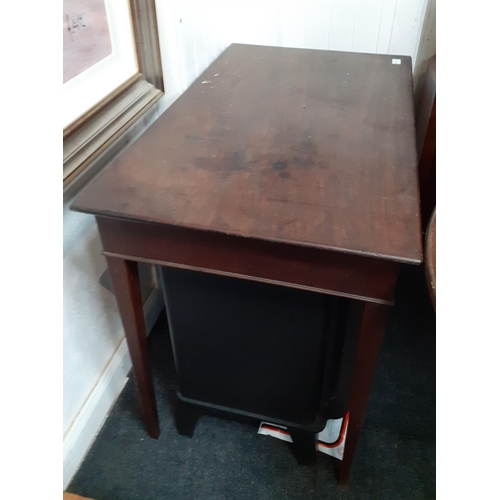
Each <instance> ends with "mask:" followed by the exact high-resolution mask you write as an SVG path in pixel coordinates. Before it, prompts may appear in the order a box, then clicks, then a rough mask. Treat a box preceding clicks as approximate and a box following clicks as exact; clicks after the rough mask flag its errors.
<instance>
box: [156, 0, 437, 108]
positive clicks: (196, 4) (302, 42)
mask: <svg viewBox="0 0 500 500" xmlns="http://www.w3.org/2000/svg"><path fill="white" fill-rule="evenodd" d="M426 5H427V0H299V1H297V0H266V1H262V0H254V1H250V0H248V1H245V0H226V1H222V0H219V1H217V0H212V1H206V0H156V7H157V14H158V23H159V29H160V38H161V39H160V46H161V51H162V60H163V65H164V77H165V86H166V90H167V92H166V98H164V100H163V103H162V105H161V108H160V109H162V110H163V109H165V108H166V105H167V103H170V102H171V99H172V98H173V97H177V96H178V95H179V93H180V92H181V91H183V90H185V89H186V88H187V87H188V86H189V85H190V84H191V83H192V82H193V80H194V79H195V78H196V77H197V76H198V75H199V74H200V73H201V72H202V71H203V70H204V69H205V68H206V67H207V66H208V65H209V64H210V63H211V62H212V61H213V60H214V59H215V58H216V57H217V56H218V55H219V54H220V53H221V52H222V51H223V50H224V49H225V48H226V47H227V46H228V45H230V44H231V43H233V42H238V43H250V44H257V45H276V46H285V47H300V48H310V49H324V50H327V49H329V50H344V51H353V52H370V53H377V54H397V55H409V56H411V57H412V59H413V63H414V64H415V60H416V56H417V51H418V46H419V41H420V33H421V30H422V22H423V19H424V15H425V9H426Z"/></svg>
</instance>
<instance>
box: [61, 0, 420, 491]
mask: <svg viewBox="0 0 500 500" xmlns="http://www.w3.org/2000/svg"><path fill="white" fill-rule="evenodd" d="M426 3H427V0H334V1H326V0H309V1H306V0H304V1H299V2H293V0H289V1H284V0H267V1H258V0H257V1H243V0H231V1H229V0H227V1H210V2H208V1H202V0H184V1H182V0H156V5H157V15H158V26H159V32H160V47H161V52H162V63H163V72H164V81H165V96H164V97H163V98H162V99H161V100H160V101H159V102H158V104H157V105H156V106H155V107H154V108H153V109H152V110H151V112H150V113H149V114H148V117H147V118H146V119H145V120H144V123H143V124H139V125H137V126H136V127H135V130H134V131H132V132H130V133H129V136H130V137H132V136H137V134H138V133H140V132H142V131H143V130H144V129H145V128H146V127H147V126H148V125H149V124H150V123H151V122H152V121H154V119H156V118H157V116H158V115H159V113H161V112H163V111H164V110H165V109H166V108H167V107H168V106H169V105H170V104H171V103H172V102H173V100H175V99H176V98H177V97H178V96H179V95H180V94H181V93H182V91H184V90H185V89H186V88H187V87H188V86H189V85H190V84H191V83H192V82H193V80H194V79H195V78H196V77H197V76H198V75H199V74H200V73H201V72H202V71H203V70H204V69H205V68H206V67H207V66H208V65H209V64H210V63H211V62H212V61H213V60H214V59H215V58H216V57H217V56H218V55H219V54H220V53H221V52H222V51H223V50H224V49H225V48H226V47H227V46H228V45H230V44H231V43H233V42H239V43H252V44H261V45H279V46H288V47H303V48H313V49H331V50H347V51H356V52H374V53H383V54H387V53H390V54H398V55H410V56H412V58H413V59H414V60H415V58H416V53H417V50H418V46H419V37H420V32H421V28H422V20H423V16H424V12H425V8H426ZM100 252H101V248H100V241H99V237H98V234H97V229H96V225H95V222H94V219H93V217H92V216H89V215H83V214H77V213H72V212H69V211H68V208H67V205H66V206H65V207H64V432H65V437H64V472H65V474H64V475H65V479H64V486H66V485H67V484H68V482H69V480H70V478H71V476H72V474H73V473H74V472H75V470H76V468H77V466H78V464H79V462H80V461H81V459H82V458H83V456H84V454H85V451H86V450H87V448H88V446H89V445H90V444H91V441H92V437H93V436H94V434H95V433H96V432H97V431H98V429H99V426H100V425H101V424H102V422H103V420H104V418H105V416H106V414H107V412H108V410H109V408H110V406H111V404H112V403H113V400H114V398H115V397H116V396H117V394H118V393H119V392H120V390H121V388H122V387H123V385H124V383H125V380H126V379H125V377H126V373H127V370H128V369H129V367H130V361H129V359H128V357H127V351H126V347H125V343H124V340H123V330H122V326H121V323H120V319H119V316H118V311H117V307H116V304H115V301H114V296H113V295H112V294H111V293H110V292H109V291H107V290H106V289H105V288H103V287H102V286H101V285H99V283H98V281H99V278H100V276H101V274H102V273H103V271H104V270H105V268H106V264H105V260H104V258H103V257H102V256H101V253H100ZM156 298H158V297H156ZM155 300H156V299H155ZM155 304H156V305H155ZM149 307H150V308H153V309H154V308H155V307H157V302H155V301H152V304H150V306H149ZM152 317H154V314H153V315H152Z"/></svg>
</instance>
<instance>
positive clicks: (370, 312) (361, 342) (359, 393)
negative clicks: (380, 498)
mask: <svg viewBox="0 0 500 500" xmlns="http://www.w3.org/2000/svg"><path fill="white" fill-rule="evenodd" d="M388 310H389V307H388V306H384V305H379V304H372V303H369V302H364V303H359V305H358V304H356V307H352V308H351V309H350V311H351V314H355V315H359V316H358V318H351V319H353V320H354V321H358V322H359V323H358V325H359V327H358V328H359V330H358V344H357V345H358V347H357V350H356V354H355V360H354V372H353V374H354V375H353V379H352V384H351V396H350V402H349V423H348V427H347V434H346V441H345V447H344V457H343V459H342V460H341V461H338V462H337V474H338V482H339V485H341V486H346V485H347V481H348V480H349V474H350V472H351V466H352V462H353V460H354V454H355V452H356V447H357V444H358V440H359V436H360V434H361V428H362V426H363V420H364V418H365V411H366V407H367V405H368V398H369V396H370V388H371V385H372V381H373V376H374V374H375V368H376V365H377V358H378V352H379V350H380V346H381V345H382V340H383V338H384V331H385V323H386V319H387V313H388Z"/></svg>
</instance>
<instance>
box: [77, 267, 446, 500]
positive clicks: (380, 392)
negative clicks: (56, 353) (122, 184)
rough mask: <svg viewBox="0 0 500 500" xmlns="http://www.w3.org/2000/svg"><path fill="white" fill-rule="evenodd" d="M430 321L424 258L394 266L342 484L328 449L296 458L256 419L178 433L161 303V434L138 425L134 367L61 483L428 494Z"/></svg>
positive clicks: (195, 490) (228, 492) (225, 492)
mask: <svg viewBox="0 0 500 500" xmlns="http://www.w3.org/2000/svg"><path fill="white" fill-rule="evenodd" d="M435 320H436V318H435V313H434V310H433V308H432V305H431V303H430V300H429V296H428V293H427V289H426V283H425V277H424V273H423V268H422V266H420V267H413V266H401V272H400V278H399V281H398V286H397V290H396V301H395V305H394V307H393V308H392V309H391V312H390V315H389V319H388V323H387V328H386V335H385V338H384V344H383V346H382V349H381V352H380V357H379V362H378V365H377V371H376V375H375V380H374V383H373V387H372V392H371V396H370V401H369V405H368V410H367V414H366V419H365V424H364V427H363V431H362V433H361V438H360V441H359V445H358V450H357V454H356V457H355V460H354V464H353V468H352V472H351V478H350V483H349V485H348V486H347V487H339V486H337V484H336V479H335V474H334V471H333V459H332V458H331V457H329V456H326V455H324V454H322V453H318V457H317V463H316V465H315V466H298V465H297V462H296V460H295V458H294V456H293V455H292V453H291V451H290V449H289V447H288V445H287V443H284V442H283V441H279V440H277V439H274V438H272V437H269V436H261V435H257V428H258V423H255V422H253V421H246V420H244V419H237V420H234V419H232V418H231V419H228V418H223V416H221V415H217V414H213V415H206V416H203V417H202V418H201V419H200V420H199V422H198V424H197V426H196V430H195V433H194V437H193V438H191V439H190V438H187V437H183V436H180V435H179V434H178V433H177V431H176V428H175V425H174V421H173V418H172V413H171V408H172V402H173V398H174V394H175V369H174V364H173V357H172V350H171V347H170V341H169V336H168V329H167V323H166V317H165V313H162V315H161V316H160V318H159V320H158V322H157V324H156V325H155V327H154V329H153V331H152V333H151V335H150V337H149V349H150V356H151V362H152V370H153V376H154V383H155V389H156V396H157V402H158V410H159V415H160V428H161V435H160V437H159V439H158V440H153V439H150V438H149V437H148V436H147V434H146V431H145V429H144V425H143V421H142V418H141V412H140V408H139V404H138V401H137V397H136V389H135V386H134V381H133V377H132V376H131V377H130V380H129V381H128V382H127V385H126V386H125V389H124V390H123V392H122V393H121V395H120V396H119V398H118V399H117V401H116V403H115V405H114V406H113V408H112V410H111V412H110V414H109V416H108V418H107V419H106V421H105V423H104V425H103V427H102V429H101V431H100V432H99V434H98V436H97V438H96V439H95V441H94V443H93V445H92V447H91V449H90V450H89V452H88V454H87V456H86V458H85V460H84V461H83V463H82V465H81V467H80V468H79V470H78V472H77V473H76V475H75V477H74V478H73V480H72V482H71V484H70V485H69V487H68V489H67V490H68V491H69V492H72V493H76V494H79V495H82V496H85V497H90V498H93V499H96V500H108V499H109V500H148V499H155V500H156V499H157V500H163V499H165V500H167V499H179V500H182V499H186V500H191V499H196V500H197V499H203V500H226V499H227V500H230V499H235V500H247V499H248V500H254V499H258V500H267V499H269V500H271V499H272V500H281V499H283V500H285V499H286V500H295V499H297V500H309V499H310V500H322V499H336V500H348V499H356V500H364V499H367V500H368V499H370V500H375V499H387V500H393V499H394V500H396V499H401V500H403V499H404V500H411V499H415V500H416V499H431V498H435V477H436V475H435V468H436V460H435V452H436V447H435V438H436V435H435V425H436V421H435V412H436V405H435V401H436V399H435V382H436V378H435V362H436V356H435V340H436V339H435V334H436V330H435Z"/></svg>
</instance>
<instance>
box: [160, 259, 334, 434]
mask: <svg viewBox="0 0 500 500" xmlns="http://www.w3.org/2000/svg"><path fill="white" fill-rule="evenodd" d="M162 278H163V288H164V293H165V300H166V304H167V315H168V320H169V328H170V332H171V336H172V344H173V349H174V356H175V362H176V368H177V373H178V380H179V393H180V394H179V396H180V397H181V398H184V399H186V400H188V401H196V402H199V403H203V404H207V405H209V406H210V405H215V406H218V407H222V408H225V409H228V410H229V411H231V410H235V411H240V412H246V413H249V414H253V415H257V416H261V417H262V418H268V419H270V420H273V419H274V420H275V421H284V422H289V423H291V424H295V425H296V426H297V427H301V428H306V429H310V430H314V431H318V430H320V429H322V428H323V426H324V422H325V420H326V407H327V403H328V397H329V386H330V383H331V382H332V381H331V380H326V381H325V380H324V378H325V377H324V375H325V373H327V374H328V378H331V376H332V375H331V374H332V369H331V367H330V366H327V353H328V355H329V359H331V360H333V359H334V358H335V357H334V356H332V345H333V331H334V329H335V328H334V326H335V324H336V319H335V317H333V318H332V314H336V310H337V307H336V306H337V305H338V302H339V299H337V298H335V297H330V296H326V295H322V294H318V293H313V292H307V291H302V290H295V289H292V288H285V287H281V286H275V285H268V284H264V283H257V282H252V281H247V280H240V279H236V278H229V277H225V276H216V275H212V274H205V273H201V272H195V271H188V270H181V269H174V268H162ZM334 311H335V313H334ZM335 371H336V370H333V372H335Z"/></svg>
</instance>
